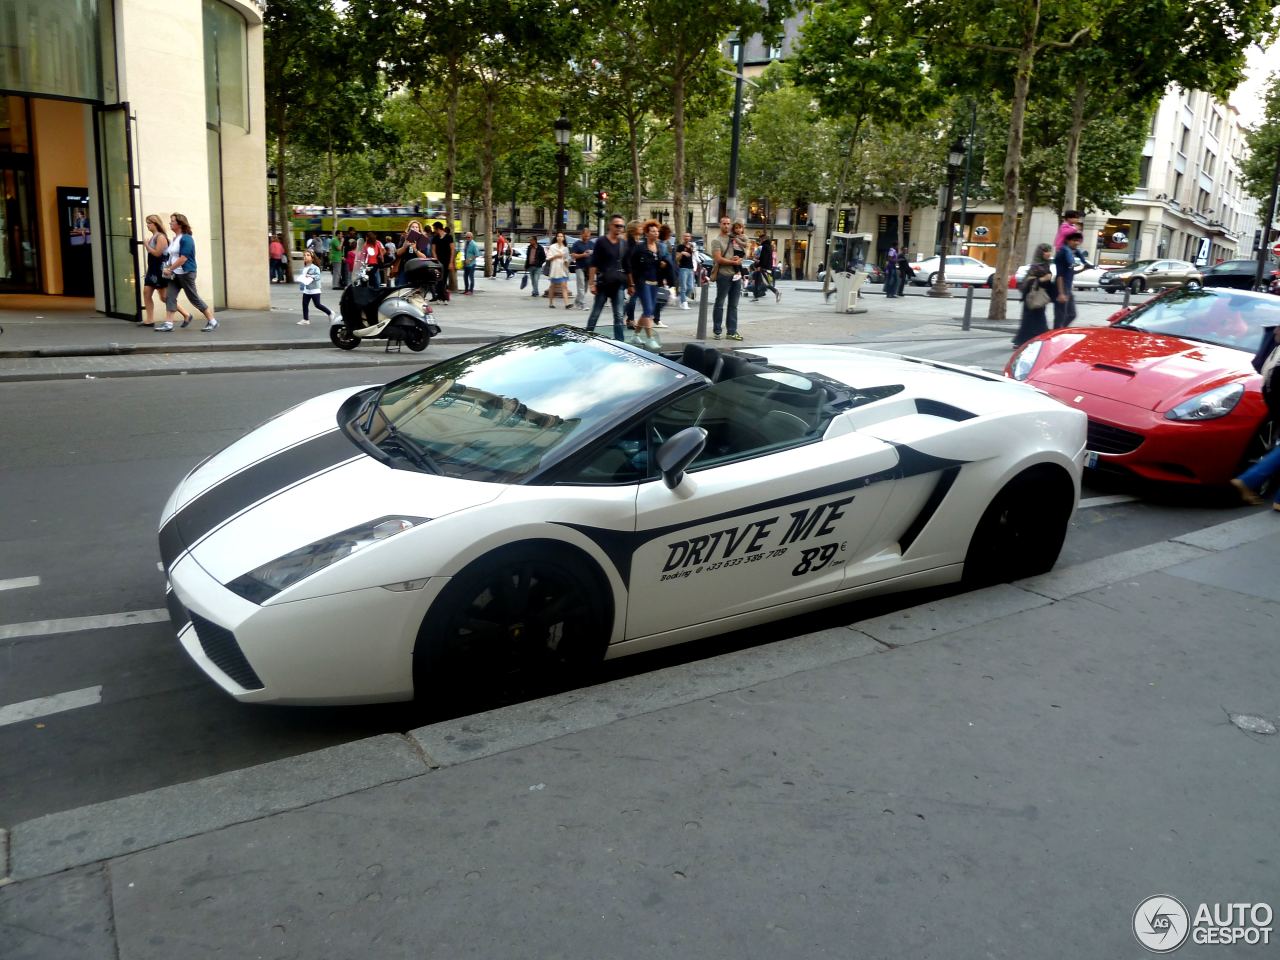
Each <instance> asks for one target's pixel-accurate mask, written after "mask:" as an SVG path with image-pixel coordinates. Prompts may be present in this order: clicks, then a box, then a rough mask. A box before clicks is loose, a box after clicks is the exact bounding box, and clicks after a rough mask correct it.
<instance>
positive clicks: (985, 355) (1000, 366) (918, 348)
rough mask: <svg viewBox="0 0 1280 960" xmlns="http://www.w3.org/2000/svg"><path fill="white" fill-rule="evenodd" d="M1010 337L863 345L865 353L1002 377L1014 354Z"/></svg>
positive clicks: (907, 341)
mask: <svg viewBox="0 0 1280 960" xmlns="http://www.w3.org/2000/svg"><path fill="white" fill-rule="evenodd" d="M1009 341H1010V336H1009V335H1005V334H999V335H995V336H985V335H984V336H975V335H973V334H969V335H967V336H963V337H946V338H939V339H929V340H901V339H899V340H872V341H868V342H865V343H859V344H857V346H859V347H861V348H862V349H864V350H879V351H882V352H884V353H900V354H902V355H903V356H908V357H919V358H921V359H922V360H937V361H940V362H942V363H954V364H956V365H958V366H962V367H977V368H979V369H981V370H984V371H986V372H987V373H1001V372H1002V371H1003V370H1004V365H1005V363H1006V361H1008V359H1009V355H1010V354H1011V353H1012V352H1013V344H1012V343H1010V342H1009Z"/></svg>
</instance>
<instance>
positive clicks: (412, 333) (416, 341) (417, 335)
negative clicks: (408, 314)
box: [404, 327, 431, 353]
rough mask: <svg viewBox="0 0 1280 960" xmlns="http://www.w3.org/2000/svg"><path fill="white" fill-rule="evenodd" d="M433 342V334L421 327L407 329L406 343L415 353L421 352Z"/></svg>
mask: <svg viewBox="0 0 1280 960" xmlns="http://www.w3.org/2000/svg"><path fill="white" fill-rule="evenodd" d="M430 342H431V335H430V334H429V333H427V331H425V330H423V329H422V328H421V327H411V328H409V329H408V330H406V331H405V334H404V345H405V346H406V347H408V348H409V349H410V350H412V351H413V352H414V353H421V352H422V351H423V350H425V349H427V344H429V343H430Z"/></svg>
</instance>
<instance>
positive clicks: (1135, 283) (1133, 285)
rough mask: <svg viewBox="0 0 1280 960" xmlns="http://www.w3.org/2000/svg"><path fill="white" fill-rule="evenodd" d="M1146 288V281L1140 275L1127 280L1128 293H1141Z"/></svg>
mask: <svg viewBox="0 0 1280 960" xmlns="http://www.w3.org/2000/svg"><path fill="white" fill-rule="evenodd" d="M1146 289H1147V281H1145V280H1143V279H1142V278H1141V277H1134V278H1133V279H1132V280H1130V281H1129V292H1130V293H1142V292H1143V291H1144V290H1146Z"/></svg>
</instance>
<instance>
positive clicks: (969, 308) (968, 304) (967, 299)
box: [960, 285, 973, 330]
mask: <svg viewBox="0 0 1280 960" xmlns="http://www.w3.org/2000/svg"><path fill="white" fill-rule="evenodd" d="M972 319H973V287H972V285H971V286H970V287H969V289H968V290H966V291H965V295H964V317H963V319H962V320H961V322H960V329H961V330H968V329H969V321H970V320H972Z"/></svg>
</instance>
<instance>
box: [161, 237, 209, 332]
mask: <svg viewBox="0 0 1280 960" xmlns="http://www.w3.org/2000/svg"><path fill="white" fill-rule="evenodd" d="M169 229H170V230H172V231H173V240H172V242H171V243H170V244H169V250H168V254H167V257H166V260H165V265H164V270H163V273H164V276H166V277H167V278H168V279H169V285H168V286H167V287H166V288H165V308H166V311H167V312H166V313H165V318H164V323H157V324H156V325H155V326H154V327H152V328H151V329H153V330H154V331H155V332H156V333H170V332H172V330H173V318H174V317H176V316H177V315H178V294H179V293H185V294H186V295H187V300H189V301H190V302H191V305H192V306H193V307H195V308H196V309H197V310H199V311H200V312H201V313H202V314H204V321H205V323H204V326H203V327H201V328H200V331H201V332H202V333H212V332H213V331H214V330H217V329H218V318H217V317H215V316H214V315H213V307H211V306H209V305H208V304H207V303H205V302H204V301H203V300H201V299H200V292H199V291H198V290H196V242H195V240H194V239H193V238H192V236H191V222H190V221H189V220H187V218H186V217H185V216H183V215H182V214H180V213H173V214H170V215H169ZM190 322H191V317H190V316H188V317H187V319H185V320H183V321H182V325H183V326H184V327H185V326H186V325H187V324H188V323H190Z"/></svg>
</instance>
